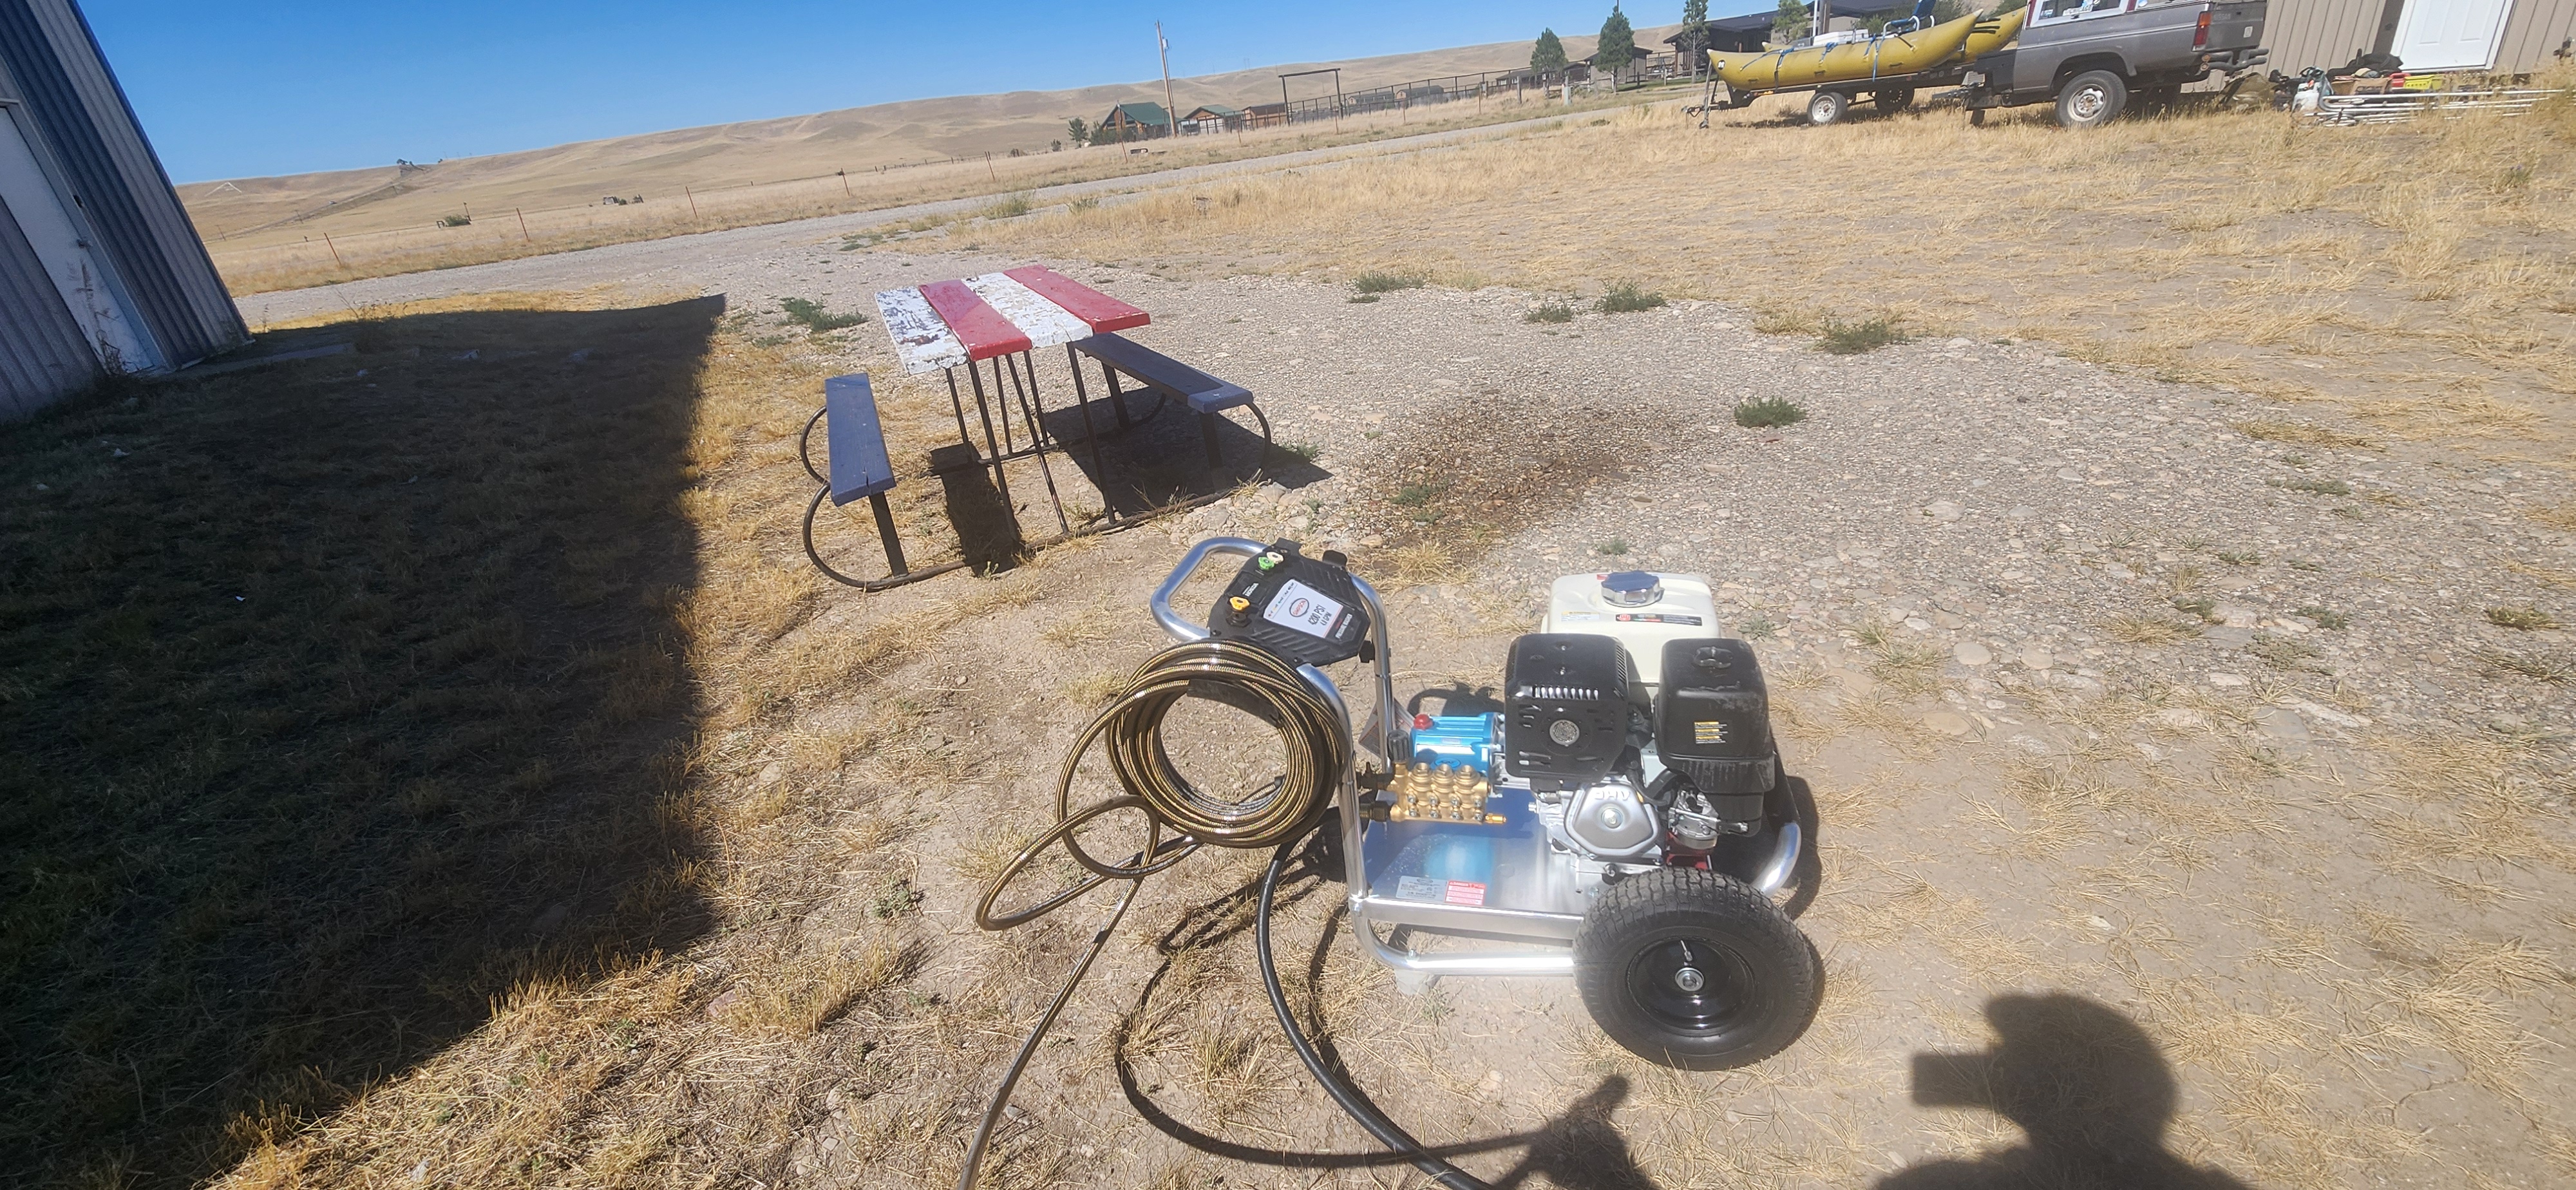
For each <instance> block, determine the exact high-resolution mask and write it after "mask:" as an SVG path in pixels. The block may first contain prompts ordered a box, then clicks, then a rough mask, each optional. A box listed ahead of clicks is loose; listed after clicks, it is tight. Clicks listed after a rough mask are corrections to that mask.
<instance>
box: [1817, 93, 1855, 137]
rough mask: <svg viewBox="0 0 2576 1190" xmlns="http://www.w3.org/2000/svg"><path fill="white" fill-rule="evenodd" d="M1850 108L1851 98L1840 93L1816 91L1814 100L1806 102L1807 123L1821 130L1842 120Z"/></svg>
mask: <svg viewBox="0 0 2576 1190" xmlns="http://www.w3.org/2000/svg"><path fill="white" fill-rule="evenodd" d="M1850 108H1851V96H1848V95H1845V94H1843V93H1842V92H1840V91H1818V92H1816V97H1815V98H1813V99H1810V100H1808V101H1807V122H1808V123H1810V124H1813V125H1815V126H1816V127H1818V128H1822V127H1824V126H1825V125H1827V124H1831V123H1833V122H1834V121H1836V120H1839V119H1842V118H1843V113H1844V112H1845V111H1848V110H1850Z"/></svg>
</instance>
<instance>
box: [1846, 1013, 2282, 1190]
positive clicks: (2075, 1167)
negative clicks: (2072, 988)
mask: <svg viewBox="0 0 2576 1190" xmlns="http://www.w3.org/2000/svg"><path fill="white" fill-rule="evenodd" d="M1986 1020H1987V1021H1988V1022H1989V1023H1990V1024H1992V1025H1993V1026H1994V1029H1995V1033H1996V1034H1997V1035H1998V1036H2000V1037H2001V1038H2002V1039H2003V1040H2002V1042H2001V1043H2000V1044H1998V1045H1996V1046H1995V1048H1993V1049H1991V1050H1988V1051H1986V1052H1984V1053H1975V1054H1950V1053H1924V1054H1916V1055H1915V1056H1914V1102H1916V1103H1918V1104H1921V1105H1923V1106H1926V1107H1977V1108H1984V1109H1986V1110H1987V1111H1991V1112H1994V1113H1995V1114H1997V1115H2000V1116H2002V1117H2004V1118H2005V1119H2007V1120H2010V1121H2012V1122H2013V1123H2014V1124H2016V1125H2019V1126H2020V1128H2021V1130H2022V1131H2023V1132H2024V1133H2025V1134H2026V1135H2027V1143H2025V1144H2023V1145H2021V1146H2019V1147H2016V1148H2011V1149H2005V1150H2003V1151H2000V1152H1995V1153H1989V1154H1986V1155H1985V1156H1982V1157H1978V1158H1975V1159H1973V1160H1945V1161H1933V1162H1926V1163H1924V1164H1921V1165H1916V1166H1912V1167H1910V1168H1907V1169H1903V1170H1899V1171H1898V1172H1896V1173H1894V1174H1891V1175H1889V1176H1888V1177H1887V1178H1885V1179H1884V1180H1882V1181H1880V1182H1879V1183H1878V1190H1988V1188H1992V1190H2005V1188H2007V1187H2009V1188H2012V1190H2030V1188H2037V1187H2047V1188H2050V1190H2243V1188H2244V1183H2242V1182H2239V1181H2237V1180H2236V1179H2235V1178H2233V1177H2231V1176H2229V1175H2228V1174H2226V1173H2225V1172H2222V1171H2220V1170H2215V1169H2204V1168H2201V1167H2199V1166H2196V1165H2193V1164H2191V1163H2190V1162H2187V1161H2185V1160H2183V1159H2182V1158H2180V1157H2177V1156H2175V1155H2173V1154H2172V1153H2169V1152H2167V1151H2166V1150H2165V1144H2164V1134H2165V1125H2166V1124H2167V1123H2168V1122H2170V1121H2171V1120H2172V1119H2173V1112H2174V1102H2175V1098H2176V1088H2175V1084H2174V1077H2173V1071H2172V1070H2171V1069H2170V1068H2168V1067H2167V1066H2166V1065H2165V1060H2164V1055H2163V1054H2162V1053H2161V1052H2159V1051H2158V1050H2157V1048H2156V1043H2155V1041H2154V1040H2153V1039H2151V1038H2149V1037H2148V1036H2147V1033H2146V1030H2144V1029H2141V1028H2139V1027H2138V1025H2137V1023H2136V1022H2134V1021H2132V1020H2130V1019H2129V1018H2128V1017H2127V1016H2125V1015H2122V1014H2121V1013H2120V1012H2119V1011H2118V1010H2116V1009H2113V1008H2111V1007H2110V1006H2108V1005H2105V1004H2102V1003H2100V1002H2098V1001H2094V1000H2089V999H2086V998H2084V997H2082V996H2071V995H2064V994H2057V995H2047V996H1999V997H1996V998H1995V999H1993V1000H1990V1001H1988V1002H1987V1004H1986Z"/></svg>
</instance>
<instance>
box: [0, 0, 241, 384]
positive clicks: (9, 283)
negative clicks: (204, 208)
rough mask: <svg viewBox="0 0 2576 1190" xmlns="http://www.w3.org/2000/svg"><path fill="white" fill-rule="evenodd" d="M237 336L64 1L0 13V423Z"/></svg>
mask: <svg viewBox="0 0 2576 1190" xmlns="http://www.w3.org/2000/svg"><path fill="white" fill-rule="evenodd" d="M249 338H250V333H249V330H248V328H246V327H245V326H243V324H242V318H241V312H240V311H238V310H236V309H234V308H233V301H232V297H231V295H230V294H229V293H227V292H226V291H225V289H224V285H223V280H222V279H221V278H220V277H218V276H217V275H216V274H215V266H214V262H213V261H212V260H210V259H209V258H208V257H207V255H206V246H205V243H204V242H203V241H202V240H200V239H198V238H197V229H196V227H195V225H194V224H191V223H190V222H189V221H188V215H187V212H186V211H185V210H184V209H182V208H181V207H180V205H179V196H178V194H177V193H176V192H174V191H173V190H172V189H171V188H170V178H169V176H168V175H167V174H165V173H163V172H162V169H161V159H160V158H159V157H158V156H155V155H154V154H153V152H152V145H151V142H149V141H147V140H145V139H144V137H143V128H142V126H141V125H140V124H139V123H137V122H136V121H135V119H134V109H133V108H132V107H131V106H130V105H129V104H127V103H126V101H125V91H124V89H123V88H121V87H119V86H118V85H117V82H116V76H115V75H114V74H113V73H111V72H110V71H109V70H108V68H107V59H106V57H105V56H104V55H102V54H100V52H99V48H98V40H97V38H95V37H94V36H92V35H91V33H90V28H89V21H88V20H87V19H86V18H84V17H83V16H82V15H81V12H80V9H79V8H78V7H77V6H76V5H75V4H73V3H72V0H0V417H23V416H25V415H26V414H28V413H31V412H33V411H35V410H37V409H39V408H42V407H44V406H46V405H49V404H52V403H53V402H55V401H57V400H60V399H61V398H62V397H64V396H66V395H68V394H70V393H72V392H75V391H78V390H79V389H81V388H82V387H84V386H86V385H88V384H89V383H91V382H92V381H94V380H96V379H97V378H98V377H99V376H101V375H103V374H105V373H107V372H109V371H115V372H123V373H150V372H166V371H170V370H173V369H177V368H184V367H186V366H188V365H189V364H192V363H195V362H197V361H198V360H201V359H204V358H206V357H207V356H210V355H214V354H216V353H217V352H221V351H224V350H227V349H229V348H232V347H236V346H239V345H240V344H242V343H244V342H247V341H248V340H249Z"/></svg>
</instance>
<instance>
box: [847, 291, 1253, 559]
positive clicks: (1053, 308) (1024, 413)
mask: <svg viewBox="0 0 2576 1190" xmlns="http://www.w3.org/2000/svg"><path fill="white" fill-rule="evenodd" d="M876 302H877V311H878V313H879V314H880V315H881V316H883V318H884V322H885V328H886V334H887V335H888V337H889V338H891V339H892V341H893V344H894V349H895V355H896V358H897V360H898V361H899V362H900V363H901V365H902V367H903V369H904V371H905V372H907V373H910V374H914V375H923V374H927V373H930V372H939V373H941V374H942V375H943V377H944V379H945V380H946V382H947V387H948V400H949V407H950V409H951V411H952V412H953V413H954V415H955V417H956V422H957V439H958V442H959V443H960V444H962V445H963V446H964V447H965V448H966V451H965V453H966V454H967V456H968V457H966V458H963V459H958V460H954V461H950V462H947V463H942V464H938V465H934V466H933V467H932V468H931V469H930V471H931V473H932V474H933V475H947V474H955V473H957V472H959V471H964V470H982V469H990V470H991V472H992V475H993V486H994V488H995V489H996V491H997V492H998V493H999V495H1000V497H1001V501H1002V504H1003V506H1004V507H1005V508H1009V507H1012V505H1011V498H1010V478H1009V475H1008V473H1007V471H1006V469H1005V465H1006V464H1008V463H1011V462H1014V461H1017V460H1022V459H1034V460H1036V462H1037V463H1038V466H1039V470H1040V474H1041V475H1043V476H1044V477H1045V481H1046V489H1047V497H1048V501H1049V503H1050V504H1051V505H1052V506H1053V508H1054V512H1055V518H1056V526H1057V529H1058V531H1059V533H1058V536H1057V537H1055V538H1050V539H1048V540H1047V541H1044V542H1032V543H1030V544H1031V545H1032V546H1043V545H1047V544H1052V543H1053V542H1054V541H1060V540H1063V539H1065V538H1069V537H1073V536H1077V535H1079V534H1080V533H1082V532H1096V531H1105V530H1107V529H1113V528H1118V527H1121V526H1123V525H1125V524H1129V523H1133V522H1135V521H1138V520H1144V519H1150V518H1151V517H1154V516H1159V515H1162V514H1164V513H1167V512H1172V511H1178V510H1181V509H1185V508H1189V507H1195V506H1196V505H1197V504H1200V503H1205V502H1206V501H1207V500H1210V499H1215V498H1217V497H1218V496H1220V495H1222V492H1217V493H1209V494H1205V495H1202V496H1200V497H1198V498H1195V499H1191V500H1187V501H1182V502H1178V503H1173V504H1167V505H1164V506H1162V507H1158V508H1151V509H1147V510H1145V511H1143V512H1141V513H1138V514H1134V515H1121V514H1120V512H1119V511H1118V509H1117V508H1116V502H1115V501H1109V500H1104V504H1105V505H1107V507H1105V508H1104V509H1103V515H1104V516H1105V517H1106V518H1107V523H1105V524H1101V525H1098V526H1091V525H1088V524H1086V526H1085V527H1084V528H1083V529H1080V530H1077V529H1076V528H1075V527H1074V525H1073V524H1072V522H1071V521H1070V519H1069V518H1067V517H1066V515H1065V510H1064V499H1063V496H1062V494H1061V493H1060V492H1059V491H1058V490H1057V487H1056V482H1055V471H1054V468H1053V466H1052V465H1051V464H1050V463H1049V461H1048V456H1049V455H1050V454H1053V453H1059V452H1062V451H1065V450H1066V449H1068V447H1069V446H1071V445H1074V444H1075V443H1069V442H1068V441H1066V440H1065V439H1064V438H1063V437H1062V436H1060V435H1059V434H1058V433H1057V431H1056V430H1055V429H1053V428H1051V427H1050V426H1049V424H1048V417H1047V413H1048V410H1047V408H1046V399H1045V394H1044V393H1043V392H1042V391H1041V390H1040V388H1039V385H1038V367H1037V357H1036V353H1037V352H1038V351H1039V350H1040V349H1042V348H1048V347H1057V346H1061V347H1063V348H1064V349H1065V363H1066V367H1067V369H1068V370H1069V371H1070V372H1071V374H1072V377H1073V389H1074V404H1075V406H1076V408H1077V409H1078V410H1079V412H1080V420H1081V424H1082V429H1083V437H1082V438H1081V439H1080V440H1078V442H1079V443H1080V444H1085V445H1088V447H1089V448H1090V449H1089V453H1090V456H1091V464H1092V467H1091V473H1092V478H1093V482H1094V483H1095V484H1096V485H1097V486H1099V487H1100V488H1101V489H1102V492H1103V495H1104V496H1106V495H1107V492H1108V488H1109V486H1110V485H1109V481H1108V478H1107V470H1106V463H1105V462H1104V460H1103V456H1102V453H1101V439H1102V437H1103V435H1104V433H1106V432H1107V431H1106V430H1105V429H1104V427H1103V426H1102V425H1101V424H1100V422H1099V421H1098V420H1096V419H1095V418H1094V416H1093V411H1092V398H1091V391H1090V387H1089V385H1088V383H1087V382H1086V381H1085V380H1084V378H1083V369H1082V361H1083V360H1084V359H1086V358H1088V359H1090V360H1091V361H1092V362H1094V363H1095V364H1097V365H1098V367H1099V369H1100V373H1101V380H1102V384H1103V385H1104V387H1105V388H1106V394H1105V395H1106V397H1107V400H1108V404H1109V407H1110V412H1111V416H1112V417H1113V418H1114V421H1115V426H1116V429H1117V430H1118V431H1125V430H1128V429H1131V428H1133V427H1134V426H1135V425H1136V424H1137V423H1139V422H1140V421H1150V420H1152V419H1153V418H1154V417H1155V416H1157V415H1159V414H1161V413H1162V411H1163V409H1164V407H1165V405H1166V404H1167V403H1168V402H1170V401H1179V402H1181V403H1183V404H1186V405H1188V406H1189V407H1190V409H1191V411H1192V412H1193V413H1195V414H1197V415H1198V417H1199V422H1200V437H1201V440H1202V443H1203V445H1204V448H1205V454H1206V464H1207V466H1208V467H1209V468H1210V469H1211V470H1213V469H1216V468H1218V467H1220V466H1222V457H1221V455H1222V451H1221V448H1220V444H1219V440H1220V434H1219V430H1220V425H1221V422H1220V417H1221V415H1222V414H1223V413H1224V412H1225V411H1226V410H1230V409H1236V408H1241V409H1243V410H1244V411H1245V412H1247V413H1249V414H1250V415H1251V416H1252V417H1253V419H1254V420H1255V422H1256V423H1257V424H1258V426H1259V429H1260V432H1259V439H1260V444H1261V445H1260V450H1261V459H1266V458H1267V456H1268V450H1269V444H1270V419H1269V417H1268V416H1267V415H1265V414H1264V413H1263V412H1262V411H1261V408H1260V406H1258V405H1256V404H1254V403H1253V394H1252V392H1251V391H1250V390H1249V389H1246V388H1244V387H1242V386H1241V385H1236V384H1231V383H1228V382H1226V381H1224V380H1220V379H1218V378H1216V377H1214V376H1210V375H1208V374H1207V373H1205V372H1202V371H1200V370H1199V369H1197V368H1193V367H1191V366H1189V365H1187V364H1184V363H1181V362H1180V361H1178V360H1175V359H1172V358H1171V357H1169V356H1166V355H1164V354H1162V353H1161V352H1157V351H1155V350H1153V349H1152V348H1149V347H1146V346H1145V345H1143V344H1140V343H1137V342H1134V341H1133V340H1130V339H1128V338H1126V337H1125V336H1123V335H1121V334H1119V333H1118V332H1120V331H1125V330H1132V329H1134V328H1137V327H1141V326H1145V325H1147V324H1149V323H1151V322H1152V321H1153V319H1152V316H1151V315H1148V314H1147V313H1146V312H1145V311H1144V310H1142V309H1140V308H1138V307H1136V306H1134V305H1131V304H1129V303H1127V302H1125V301H1122V300H1120V299H1118V298H1115V297H1112V296H1110V295H1108V294H1106V293H1102V292H1101V291H1099V290H1097V289H1093V288H1091V287H1090V286H1088V285H1084V284H1082V283H1081V282H1079V281H1075V280H1073V279H1072V278H1070V277H1066V276H1064V275H1063V274H1061V273H1058V272H1056V271H1055V270H1053V269H1049V268H1046V267H1044V266H1041V265H1028V266H1023V267H1020V268H1013V269H1005V270H1002V271H1001V272H996V273H985V274H981V275H979V276H973V277H963V278H957V279H954V280H946V281H934V282H930V283H928V284H925V285H917V286H906V287H904V288H901V289H890V290H886V291H884V292H882V293H879V294H877V295H876ZM960 372H963V373H965V376H966V383H965V384H964V385H962V386H961V385H960V384H959V383H958V373H960ZM1130 381H1132V382H1134V383H1135V384H1136V385H1137V386H1138V387H1136V388H1135V389H1132V390H1131V389H1129V388H1128V387H1127V382H1130ZM969 392H971V393H972V394H973V396H974V398H975V415H974V418H973V420H972V422H971V423H970V421H969V419H968V417H967V413H966V396H967V394H968V393H969ZM1131 392H1132V393H1134V394H1137V395H1144V394H1151V395H1152V396H1153V397H1154V398H1155V401H1154V406H1153V409H1152V410H1151V411H1149V412H1147V413H1145V414H1144V415H1143V416H1142V417H1141V418H1140V417H1137V416H1135V415H1133V414H1132V413H1131V411H1130V410H1129V408H1128V405H1127V397H1128V396H1129V395H1130V394H1131ZM827 417H828V422H826V418H827ZM817 423H825V424H826V425H827V432H828V433H827V441H828V442H829V443H830V448H831V464H830V474H829V475H826V474H824V473H823V472H822V471H821V470H818V469H817V468H816V467H815V466H814V463H813V459H812V454H811V452H810V449H809V448H808V446H807V443H809V442H810V439H811V437H812V434H813V430H814V427H815V425H816V424H817ZM979 429H980V430H981V432H982V434H981V437H982V441H980V442H978V441H977V434H976V431H977V430H979ZM799 450H800V453H802V454H803V456H804V458H805V467H806V471H807V472H808V473H809V474H812V475H813V476H814V478H815V480H816V481H817V482H818V483H821V484H822V485H823V489H822V490H821V491H820V492H817V493H816V495H815V498H814V501H813V503H812V504H811V505H810V506H808V508H807V510H806V517H805V550H806V556H807V557H808V558H809V559H811V560H812V561H813V563H814V565H815V566H816V567H818V568H820V569H821V570H822V571H823V573H824V574H826V575H828V576H830V577H831V578H834V579H836V580H838V581H841V582H844V583H849V584H851V585H853V586H859V587H863V588H865V589H868V590H880V589H883V588H885V587H889V586H896V585H900V584H901V583H904V582H910V581H914V580H916V579H921V578H928V577H930V576H931V575H933V574H940V573H945V572H946V571H948V570H953V569H956V568H958V567H959V566H961V565H963V563H962V562H950V563H944V564H942V565H939V566H934V567H930V568H927V569H924V570H918V571H916V570H909V569H907V567H906V565H905V562H904V558H903V552H902V545H901V542H900V541H899V540H898V538H897V534H896V532H895V526H894V520H893V515H892V512H891V510H890V509H889V508H888V507H887V504H886V496H885V494H886V493H887V492H888V491H890V490H892V488H893V487H894V484H895V476H894V474H893V467H892V461H891V459H890V458H889V457H888V454H887V451H886V446H885V438H884V431H883V427H882V425H881V424H880V422H879V420H878V418H877V414H876V406H875V398H874V394H873V392H872V390H870V388H869V387H868V384H867V377H866V376H865V375H864V374H860V375H856V376H845V377H835V378H833V379H832V380H831V381H828V382H826V384H825V403H824V408H823V409H821V410H818V411H817V412H816V413H815V415H814V418H813V420H811V421H808V422H807V423H806V427H805V439H804V440H800V444H799ZM934 457H935V456H934ZM1259 461H1260V460H1259V459H1257V460H1256V467H1257V466H1258V463H1259ZM827 497H828V498H830V499H831V500H832V501H833V503H834V504H835V505H840V504H847V503H849V502H850V501H852V500H856V499H861V498H865V499H867V500H869V501H870V503H871V504H872V505H873V507H874V509H875V512H876V522H877V530H878V534H879V536H880V537H881V539H882V540H883V542H884V545H885V550H886V560H887V565H888V566H889V568H890V570H891V573H890V575H889V576H888V577H887V578H884V579H874V580H861V579H853V578H850V577H849V576H846V575H843V574H841V573H840V572H839V571H836V570H834V569H833V568H832V567H831V566H829V565H827V564H825V563H824V561H823V559H822V557H821V555H820V554H819V553H817V552H816V550H815V548H814V532H813V530H814V517H815V514H816V513H817V512H818V511H819V510H820V509H821V507H822V502H823V500H824V499H825V498H827Z"/></svg>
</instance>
